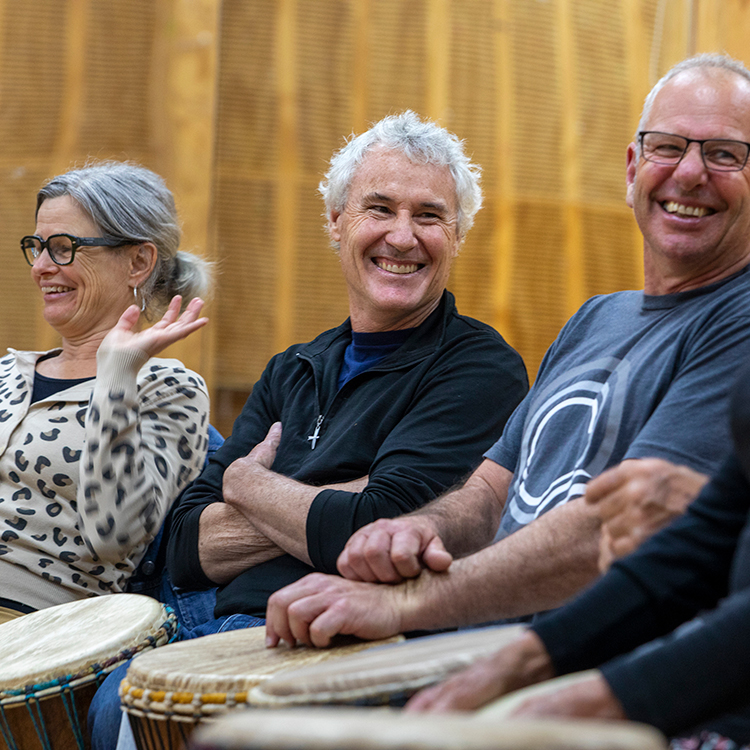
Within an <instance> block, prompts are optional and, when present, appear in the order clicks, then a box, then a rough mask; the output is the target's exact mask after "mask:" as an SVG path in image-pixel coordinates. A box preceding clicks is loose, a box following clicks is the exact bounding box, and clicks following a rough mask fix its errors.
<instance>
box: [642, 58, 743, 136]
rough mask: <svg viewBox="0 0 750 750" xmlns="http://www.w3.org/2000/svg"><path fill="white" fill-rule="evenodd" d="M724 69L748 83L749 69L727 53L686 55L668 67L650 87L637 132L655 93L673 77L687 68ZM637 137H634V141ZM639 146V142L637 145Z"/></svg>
mask: <svg viewBox="0 0 750 750" xmlns="http://www.w3.org/2000/svg"><path fill="white" fill-rule="evenodd" d="M696 69H697V70H725V71H728V72H730V73H735V74H736V75H738V76H740V77H741V78H744V79H745V80H746V81H747V82H748V84H750V70H748V69H747V68H746V67H745V66H744V65H743V64H742V63H741V62H740V61H739V60H735V59H734V58H732V57H729V55H720V54H717V53H709V52H705V53H703V54H700V55H693V57H688V58H686V59H685V60H683V61H682V62H678V63H677V65H674V66H673V67H672V68H670V69H669V70H668V71H667V72H666V73H665V74H664V75H663V76H662V77H661V78H660V79H659V80H658V81H657V82H656V85H655V86H654V87H653V88H652V89H651V91H650V92H649V94H648V96H647V97H646V101H645V102H644V103H643V111H642V112H641V119H640V120H639V122H638V132H640V131H641V130H643V129H644V127H645V125H646V121H647V120H648V118H649V116H650V115H651V108H652V107H653V106H654V99H656V96H657V94H658V93H659V92H660V91H661V90H662V89H663V88H664V86H666V85H667V83H669V81H671V80H672V79H673V78H675V77H676V76H678V75H680V73H684V72H685V71H687V70H696ZM637 142H638V138H636V143H637ZM638 147H639V148H640V144H639V146H638Z"/></svg>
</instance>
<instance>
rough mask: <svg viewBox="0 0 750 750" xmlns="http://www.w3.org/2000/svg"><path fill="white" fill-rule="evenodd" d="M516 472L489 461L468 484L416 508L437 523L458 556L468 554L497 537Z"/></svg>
mask: <svg viewBox="0 0 750 750" xmlns="http://www.w3.org/2000/svg"><path fill="white" fill-rule="evenodd" d="M512 479H513V474H512V473H511V472H509V471H508V470H507V469H504V468H503V467H502V466H500V465H499V464H496V463H495V462H494V461H489V460H485V461H483V462H482V464H481V465H480V466H479V468H478V469H477V470H476V471H475V472H474V473H473V474H472V475H471V476H470V477H469V478H468V479H467V480H466V482H465V483H464V485H463V486H462V487H460V488H458V489H455V490H452V491H451V492H448V493H447V494H445V495H443V496H442V497H439V498H438V499H437V500H434V501H433V502H431V503H429V504H428V505H426V506H424V507H423V508H420V509H419V510H416V511H414V512H413V513H412V514H411V515H412V516H415V517H424V518H425V519H427V520H429V522H430V523H431V524H432V525H433V526H434V530H435V532H436V534H437V536H439V537H440V539H441V540H442V542H443V545H444V546H445V548H446V549H447V550H448V552H450V553H451V554H452V555H453V556H454V557H464V556H466V555H470V554H472V553H473V552H476V551H477V550H480V549H482V548H483V547H485V546H486V545H487V544H489V543H490V542H491V541H492V539H493V538H494V536H495V532H496V531H497V528H498V525H499V524H500V516H501V515H502V512H503V507H504V505H505V499H506V497H507V494H508V487H509V486H510V482H511V480H512Z"/></svg>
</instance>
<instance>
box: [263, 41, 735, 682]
mask: <svg viewBox="0 0 750 750" xmlns="http://www.w3.org/2000/svg"><path fill="white" fill-rule="evenodd" d="M749 144H750V73H748V71H747V70H746V69H745V68H744V67H743V66H742V65H741V64H740V63H737V62H735V61H733V60H730V59H728V58H726V57H722V56H718V55H717V56H699V57H696V58H693V59H690V60H687V61H685V62H683V63H682V64H681V65H678V66H677V67H676V68H674V69H673V70H672V71H671V72H670V73H669V74H668V75H667V76H665V78H664V79H663V80H662V81H661V82H660V83H659V84H657V86H656V87H655V89H654V92H653V93H652V95H651V96H650V97H649V98H648V100H647V103H646V109H645V111H644V113H643V118H642V120H641V123H640V125H639V130H638V133H637V135H636V137H635V139H634V141H633V143H631V144H630V146H629V147H628V160H627V202H628V205H629V206H631V207H632V208H633V211H634V213H635V217H636V220H637V222H638V225H639V227H640V229H641V232H642V233H643V240H644V242H643V247H644V276H645V288H644V290H643V291H642V292H641V291H630V292H619V293H616V294H611V295H607V296H602V297H595V298H593V299H591V300H589V301H588V302H587V303H585V304H584V305H583V307H582V308H581V309H580V310H579V311H578V313H576V315H574V316H573V318H572V319H571V320H570V321H569V322H568V323H567V324H566V326H565V327H564V328H563V330H562V332H561V333H560V335H559V337H558V338H557V340H556V341H555V342H554V343H553V345H552V346H551V347H550V349H549V351H548V352H547V355H546V356H545V359H544V361H543V363H542V365H541V368H540V370H539V374H538V376H537V380H536V382H535V384H534V386H533V388H532V389H531V391H530V392H529V394H528V396H527V397H526V398H525V399H524V401H523V402H522V404H521V405H520V406H519V408H518V409H517V410H516V412H515V413H514V414H513V416H512V417H511V419H510V420H509V421H508V424H507V426H506V429H505V431H504V433H503V436H502V438H501V440H499V441H498V443H497V444H496V445H495V446H494V447H493V448H492V449H490V450H489V451H488V452H487V453H486V454H485V461H484V462H483V463H482V464H481V465H480V466H479V467H478V469H477V470H476V471H475V472H474V474H473V475H472V476H471V477H470V478H469V479H468V480H467V482H466V483H465V485H464V486H463V487H462V488H460V489H458V490H455V491H452V492H449V493H448V494H447V495H445V496H443V497H442V498H439V499H438V500H436V501H435V502H433V503H431V504H429V505H427V506H425V507H424V508H422V509H419V510H417V511H415V512H413V513H410V514H408V515H406V516H403V517H401V518H398V519H389V520H381V521H378V522H376V523H374V524H371V525H369V526H367V527H365V528H364V529H361V530H359V531H358V532H357V533H356V534H355V535H353V536H352V538H351V539H350V540H349V542H348V544H347V547H346V549H345V550H344V553H343V554H342V556H341V558H340V559H339V562H338V568H339V570H340V572H341V573H342V574H343V575H344V576H346V578H347V579H349V580H346V579H343V578H339V577H333V576H321V575H314V576H308V577H307V578H305V579H303V580H301V581H299V582H297V583H296V584H294V585H292V586H290V587H288V588H286V589H283V590H282V591H280V592H278V593H277V594H275V595H274V596H273V597H272V598H271V600H270V602H269V608H268V625H267V631H268V636H269V642H270V643H271V644H274V643H277V642H278V641H279V640H280V639H284V640H287V641H289V642H294V641H295V640H300V641H303V642H304V643H308V644H314V645H318V646H324V645H326V644H328V643H329V642H330V639H331V637H332V636H333V635H334V634H336V633H347V634H354V635H358V636H361V637H364V638H379V637H385V636H389V635H392V634H394V633H397V632H405V631H410V630H422V629H432V628H442V627H450V626H461V625H470V624H476V623H482V622H488V621H492V620H498V619H504V618H512V617H518V616H528V615H531V614H534V613H537V612H540V611H543V610H547V609H551V608H554V607H558V606H560V605H561V604H562V603H563V602H565V601H566V600H567V599H568V598H569V597H571V596H572V595H573V594H575V593H576V592H578V591H579V590H580V589H581V588H582V587H584V586H586V585H587V584H589V583H591V581H592V580H593V579H594V578H595V577H596V576H597V574H598V568H597V558H598V545H599V537H600V535H599V529H600V518H599V516H598V514H597V512H596V505H595V504H592V503H587V502H586V501H585V499H584V496H585V495H587V496H588V495H590V496H591V497H590V499H592V500H598V501H599V504H603V505H604V506H606V507H607V509H608V510H607V513H608V514H609V515H608V516H607V517H609V516H613V518H612V523H613V524H616V522H617V521H618V519H619V520H620V521H621V520H622V515H623V514H622V513H620V512H618V508H620V509H621V508H622V506H623V505H625V506H628V507H630V508H633V507H635V509H636V512H635V515H636V517H638V518H642V519H643V520H644V523H645V522H646V521H648V520H649V516H650V511H649V507H648V505H647V506H646V507H645V509H644V507H642V506H638V505H637V504H633V503H632V502H630V500H629V498H628V494H629V493H630V494H634V495H635V496H636V497H638V498H646V499H648V501H649V503H656V504H657V505H659V503H658V502H657V501H659V500H663V501H664V502H663V503H661V505H662V506H663V507H666V508H669V507H670V504H671V503H672V502H673V501H674V500H675V499H677V500H679V502H678V503H677V505H680V506H682V508H683V509H684V505H685V502H684V500H685V498H686V497H694V496H695V495H696V494H697V492H698V491H699V489H700V487H701V486H702V485H703V484H705V481H706V480H707V477H706V476H705V475H707V474H710V473H712V472H713V471H715V470H716V469H717V468H718V466H719V465H720V463H721V460H722V459H723V457H724V455H725V454H726V453H727V452H728V450H729V447H730V438H729V429H728V425H727V420H726V416H725V411H726V407H727V400H728V394H729V390H730V388H731V385H732V382H733V380H734V377H735V374H736V370H737V367H738V363H741V362H742V361H743V360H744V359H747V357H748V355H749V354H750V269H749V268H748V263H750V169H748V168H747V167H746V164H747V160H748V151H750V145H749ZM675 464H677V465H681V466H682V467H683V468H682V469H680V471H673V469H674V466H673V465H675ZM612 467H614V468H612ZM606 469H612V472H613V473H614V475H615V478H614V479H612V476H613V474H601V473H602V472H604V471H605V470H606ZM670 472H672V473H671V474H670ZM600 474H601V476H599V477H597V475H600ZM675 476H676V477H677V478H676V479H675V478H674V477H675ZM592 477H597V478H596V479H592ZM589 479H592V481H591V483H590V484H588V482H589ZM662 480H663V481H662ZM662 484H663V487H662V486H661V485H662ZM627 485H634V486H636V491H633V487H632V486H630V487H629V488H628V487H627ZM622 525H623V524H622V523H621V526H622ZM638 525H640V521H638V522H636V523H635V524H631V525H630V529H631V531H630V536H637V535H638V529H637V528H635V529H634V528H633V527H634V526H635V527H637V526H638ZM498 526H499V533H498V535H497V537H496V538H495V543H494V544H491V542H492V541H493V534H494V533H495V531H496V529H498ZM624 526H626V527H627V526H628V524H627V523H625V524H624ZM610 536H619V532H618V533H614V532H613V533H612V534H610ZM477 550H479V551H478V552H477ZM453 558H461V559H457V560H455V562H452V559H453ZM404 579H406V580H404ZM379 582H388V583H391V584H394V583H396V584H398V585H388V586H384V585H382V584H381V583H379ZM399 582H400V583H399ZM469 688H470V685H469Z"/></svg>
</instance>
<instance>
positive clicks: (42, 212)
mask: <svg viewBox="0 0 750 750" xmlns="http://www.w3.org/2000/svg"><path fill="white" fill-rule="evenodd" d="M34 234H36V235H37V236H38V237H41V238H42V239H43V240H46V239H47V238H48V237H49V236H50V235H52V234H72V235H75V236H76V237H99V236H101V231H100V230H99V228H98V227H97V226H96V224H94V222H93V221H92V220H91V218H90V217H89V216H88V215H87V214H86V213H85V212H84V211H83V210H82V209H81V207H80V206H79V204H78V203H77V202H76V201H75V200H74V199H73V198H71V197H70V196H67V195H64V196H61V197H59V198H48V199H47V200H45V201H44V203H42V205H41V206H40V207H39V212H38V214H37V222H36V230H35V232H34ZM136 252H137V248H135V247H125V248H122V249H121V248H114V249H113V248H100V247H81V248H79V249H78V250H77V251H76V254H75V259H74V260H73V262H72V263H71V264H70V265H68V266H58V265H56V264H55V263H53V262H52V259H51V258H50V257H49V253H48V252H47V251H46V250H45V251H44V252H43V253H42V254H41V255H40V256H39V257H38V258H37V259H36V260H35V261H34V265H33V267H32V269H31V277H32V279H33V280H34V283H35V284H36V285H37V286H38V287H39V289H40V291H41V293H42V295H43V298H44V319H45V320H46V321H47V322H48V323H49V324H50V325H51V326H52V327H53V328H54V329H55V330H56V331H57V332H58V333H59V334H60V335H61V336H62V337H63V338H64V339H67V340H69V341H85V340H86V339H88V338H90V337H95V336H100V335H103V334H106V332H107V331H109V330H110V329H111V328H112V327H113V326H114V325H115V323H117V320H118V318H119V317H120V315H122V313H123V312H124V311H125V309H126V308H127V307H128V306H129V305H131V304H132V303H133V289H132V281H131V269H132V265H133V263H132V261H133V257H134V254H135V253H136Z"/></svg>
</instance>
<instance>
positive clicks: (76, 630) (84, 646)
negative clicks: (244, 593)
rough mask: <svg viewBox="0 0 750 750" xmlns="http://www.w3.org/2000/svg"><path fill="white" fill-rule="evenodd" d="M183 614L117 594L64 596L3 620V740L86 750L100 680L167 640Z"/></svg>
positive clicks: (12, 745)
mask: <svg viewBox="0 0 750 750" xmlns="http://www.w3.org/2000/svg"><path fill="white" fill-rule="evenodd" d="M176 629H177V621H176V619H175V617H174V615H172V614H170V613H168V611H167V610H166V609H165V607H164V606H163V605H162V604H160V603H159V602H157V601H155V600H154V599H150V598H148V597H146V596H139V595H137V594H116V595H111V596H101V597H96V598H92V599H84V600H82V601H77V602H70V603H68V604H61V605H60V606H57V607H50V608H48V609H44V610H40V611H39V612H33V613H31V614H28V615H24V616H23V617H19V618H17V619H15V620H11V621H10V622H7V623H4V624H3V625H0V644H2V647H1V649H2V650H1V651H0V748H8V749H9V750H18V749H20V750H35V749H36V748H43V750H84V748H87V747H88V746H89V743H88V733H87V731H86V715H87V713H88V706H89V703H90V702H91V699H92V697H93V695H94V693H95V692H96V689H97V687H98V686H99V685H100V684H101V682H102V680H103V679H104V678H105V677H106V676H107V674H109V672H111V671H112V670H113V669H115V668H116V667H117V666H119V665H120V664H122V663H123V662H125V661H127V660H128V659H130V658H132V657H133V656H135V655H136V654H138V653H140V652H141V651H144V650H147V649H152V648H154V647H155V646H161V645H164V644H166V643H168V642H169V641H170V640H171V639H172V638H173V637H174V636H175V633H176Z"/></svg>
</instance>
